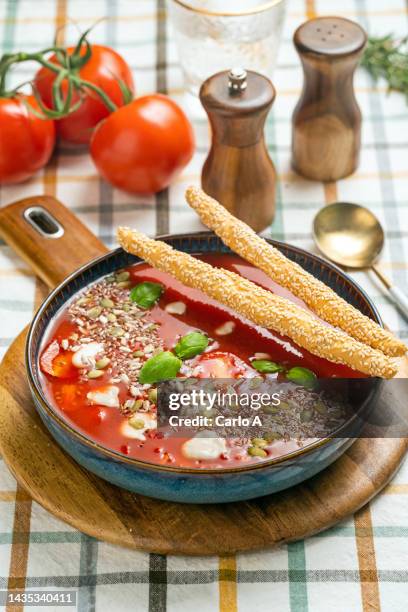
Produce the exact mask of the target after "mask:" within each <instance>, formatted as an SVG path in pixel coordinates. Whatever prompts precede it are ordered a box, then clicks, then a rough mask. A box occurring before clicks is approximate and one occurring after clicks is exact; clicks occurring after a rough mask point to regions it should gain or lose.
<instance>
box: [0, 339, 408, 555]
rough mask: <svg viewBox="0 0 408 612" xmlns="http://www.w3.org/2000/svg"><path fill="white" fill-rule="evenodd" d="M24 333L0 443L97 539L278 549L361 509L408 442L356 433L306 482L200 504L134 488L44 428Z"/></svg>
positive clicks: (146, 545)
mask: <svg viewBox="0 0 408 612" xmlns="http://www.w3.org/2000/svg"><path fill="white" fill-rule="evenodd" d="M25 336H26V332H23V333H22V334H21V335H20V336H19V337H18V338H17V339H16V340H15V341H14V343H13V344H12V346H11V347H10V348H9V350H8V352H7V354H6V356H5V358H4V360H3V362H2V364H1V366H0V449H1V451H2V453H3V456H4V459H5V461H6V462H7V464H8V466H9V467H10V469H11V471H12V472H13V474H14V476H15V477H16V479H17V480H18V482H19V483H20V484H21V485H22V486H23V487H24V488H25V489H26V490H27V492H28V493H29V494H30V495H31V497H32V498H33V499H34V500H35V501H36V502H38V503H39V504H41V505H42V506H43V507H44V508H46V509H47V510H49V511H50V512H51V513H52V514H54V515H55V516H57V517H58V518H60V519H61V520H63V521H65V522H67V523H69V524H70V525H72V526H74V527H76V528H77V529H79V530H80V531H83V532H85V533H87V534H88V535H91V536H94V537H96V538H98V539H100V540H105V541H107V542H112V543H114V544H120V545H122V546H127V547H130V548H137V549H142V550H146V551H149V552H157V553H163V554H165V553H170V554H189V555H211V554H228V553H236V552H241V551H248V550H254V549H261V548H273V547H274V546H277V545H278V544H282V543H283V542H289V541H293V540H298V539H302V538H305V537H307V536H310V535H312V534H314V533H317V532H319V531H322V530H323V529H326V528H328V527H330V526H331V525H334V524H335V523H337V522H338V521H340V520H342V519H344V518H345V517H347V516H349V515H350V514H352V513H353V512H355V511H356V510H358V509H359V508H361V506H363V505H364V504H365V503H367V502H368V501H369V500H370V499H371V498H372V497H373V496H374V495H375V494H376V493H378V492H379V491H380V490H381V489H382V488H383V487H384V486H385V485H386V484H387V482H388V481H389V480H390V478H391V477H392V476H393V474H394V473H395V471H396V470H397V469H398V467H399V465H400V463H401V461H402V459H403V457H404V455H405V452H406V450H407V448H408V441H407V440H406V439H391V438H389V439H377V438H371V439H360V440H357V441H356V442H355V443H354V444H353V445H352V446H351V447H350V448H349V450H348V451H347V452H346V453H345V454H344V455H343V456H342V457H341V458H340V459H339V460H338V461H336V463H334V464H333V465H332V466H330V467H329V468H327V469H326V470H324V472H322V473H320V474H318V475H317V476H315V477H314V478H312V479H310V480H308V481H307V482H305V483H303V484H301V485H298V486H296V487H293V488H291V489H288V490H286V491H283V492H281V493H277V494H275V495H270V496H267V497H263V498H259V499H256V500H251V501H248V502H239V503H231V504H222V505H210V506H208V505H207V506H198V505H187V504H176V503H171V502H164V501H159V500H154V499H150V498H147V497H142V496H141V495H135V494H132V493H129V492H127V491H124V490H122V489H119V488H117V487H115V486H113V485H110V484H109V483H107V482H105V481H104V480H101V479H100V478H98V477H97V476H94V475H93V474H91V473H90V472H87V471H86V470H84V469H83V468H81V467H80V466H79V465H77V464H76V463H75V462H74V461H73V460H72V459H71V458H70V457H69V456H68V455H67V454H65V452H64V451H62V450H61V449H60V447H59V446H58V445H57V444H56V443H55V442H54V440H53V438H52V437H51V436H50V435H49V433H48V432H47V430H46V429H45V428H44V426H43V425H42V423H41V420H40V418H39V417H38V415H37V413H36V411H35V408H34V405H33V403H32V401H31V396H30V391H29V388H28V385H27V382H26V374H25V367H24V358H23V353H24V350H23V349H24V342H25ZM405 367H406V364H405Z"/></svg>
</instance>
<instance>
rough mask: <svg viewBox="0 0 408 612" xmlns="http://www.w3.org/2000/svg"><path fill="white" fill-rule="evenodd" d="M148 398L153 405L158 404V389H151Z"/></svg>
mask: <svg viewBox="0 0 408 612" xmlns="http://www.w3.org/2000/svg"><path fill="white" fill-rule="evenodd" d="M147 397H148V398H149V400H150V401H151V402H152V404H156V402H157V389H150V391H149V393H148V394H147Z"/></svg>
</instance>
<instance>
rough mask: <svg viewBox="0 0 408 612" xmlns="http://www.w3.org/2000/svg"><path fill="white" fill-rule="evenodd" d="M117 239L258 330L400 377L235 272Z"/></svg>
mask: <svg viewBox="0 0 408 612" xmlns="http://www.w3.org/2000/svg"><path fill="white" fill-rule="evenodd" d="M117 235H118V239H119V243H120V244H121V246H122V247H123V248H124V249H125V250H126V251H128V252H129V253H133V254H134V255H137V256H139V257H141V258H142V259H144V260H145V261H147V263H149V264H150V265H151V266H154V267H155V268H158V269H159V270H162V271H164V272H168V273H169V274H171V275H172V276H174V277H175V278H177V279H178V280H179V281H181V282H182V283H183V284H184V285H186V286H187V287H192V288H195V289H200V290H201V291H203V292H204V293H205V294H206V295H208V296H210V297H212V298H214V299H216V300H218V301H219V302H221V303H222V304H224V305H225V306H228V307H230V308H233V309H234V310H235V311H236V312H238V313H239V314H241V315H243V316H244V317H246V318H247V319H249V320H250V321H253V322H254V323H256V324H257V325H261V326H262V327H266V328H271V329H273V330H275V331H277V332H278V333H280V334H282V335H286V336H288V337H289V338H292V340H294V341H295V342H296V343H297V344H298V345H299V346H301V347H303V348H305V349H307V350H308V351H310V352H311V353H313V354H314V355H317V356H318V357H323V358H324V359H328V360H329V361H332V362H334V363H341V364H344V365H348V366H349V367H351V368H353V369H355V370H358V371H359V372H363V373H364V374H369V375H371V376H381V377H383V378H392V377H393V376H394V375H395V374H396V367H395V364H394V363H393V361H392V360H391V359H390V358H389V357H386V356H385V355H384V354H383V353H381V352H380V351H377V350H375V349H372V348H371V347H369V346H367V345H366V344H362V343H361V342H358V341H357V340H355V339H354V338H351V337H350V336H348V335H347V334H345V333H344V332H342V331H340V330H337V329H335V328H332V327H329V326H328V325H326V324H325V323H323V322H322V321H320V320H319V319H317V318H316V317H315V316H313V315H312V314H311V313H310V312H308V311H307V310H305V309H303V308H299V307H298V306H296V305H295V304H294V303H293V302H290V301H289V300H287V299H285V298H282V297H280V296H277V295H274V294H273V293H271V292H270V291H268V290H266V289H263V288H262V287H259V286H258V285H256V284H254V283H252V282H251V281H249V280H247V279H245V278H243V277H241V276H239V275H238V274H235V273H234V272H230V271H229V270H224V269H222V268H214V267H213V266H211V265H209V264H207V263H205V262H203V261H201V260H199V259H197V258H195V257H193V256H192V255H189V254H187V253H183V252H180V251H176V250H174V249H173V248H172V247H171V246H169V245H168V244H166V243H165V242H162V241H160V240H153V239H151V238H148V237H147V236H145V235H143V234H141V233H139V232H137V231H136V230H131V229H129V228H126V227H119V228H118V232H117Z"/></svg>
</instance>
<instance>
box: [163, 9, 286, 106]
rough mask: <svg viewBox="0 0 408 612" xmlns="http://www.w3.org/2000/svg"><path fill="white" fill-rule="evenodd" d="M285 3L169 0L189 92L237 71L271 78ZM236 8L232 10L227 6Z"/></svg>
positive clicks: (194, 92)
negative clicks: (224, 72) (210, 79)
mask: <svg viewBox="0 0 408 612" xmlns="http://www.w3.org/2000/svg"><path fill="white" fill-rule="evenodd" d="M285 5H286V0H269V1H268V0H266V1H265V0H234V1H233V2H228V1H227V0H168V8H169V14H170V18H171V21H172V24H173V28H174V35H175V40H176V44H177V47H178V53H179V59H180V64H181V68H182V70H183V74H184V80H185V86H186V89H187V91H189V92H190V93H192V94H194V95H195V96H197V94H198V91H199V88H200V86H201V83H202V82H203V81H204V80H205V79H207V78H208V77H209V76H211V75H212V74H215V73H216V72H220V71H221V70H229V69H231V68H234V67H242V68H245V69H250V70H255V71H256V72H260V73H261V74H264V75H265V76H267V77H269V78H271V76H272V74H273V70H274V67H275V64H276V56H277V52H278V47H279V42H280V38H281V33H282V26H283V20H284V16H285ZM229 7H230V8H231V10H227V9H228V8H229Z"/></svg>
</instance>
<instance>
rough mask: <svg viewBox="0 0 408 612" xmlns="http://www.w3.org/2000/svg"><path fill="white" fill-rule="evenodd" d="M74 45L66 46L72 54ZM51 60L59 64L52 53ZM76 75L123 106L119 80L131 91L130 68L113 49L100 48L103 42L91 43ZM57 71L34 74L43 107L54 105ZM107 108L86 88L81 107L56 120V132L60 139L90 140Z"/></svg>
mask: <svg viewBox="0 0 408 612" xmlns="http://www.w3.org/2000/svg"><path fill="white" fill-rule="evenodd" d="M73 50H74V47H68V49H67V51H68V53H69V54H72V51H73ZM84 53H85V47H84V46H83V47H82V49H81V55H83V54H84ZM49 61H50V62H53V63H54V64H57V63H58V60H57V58H56V57H55V55H53V56H51V57H50V59H49ZM78 74H79V76H80V77H81V78H82V79H84V80H86V81H89V82H91V83H93V84H94V85H97V86H98V87H100V88H101V89H102V90H103V91H104V92H105V93H106V94H107V95H108V96H109V98H110V99H111V100H112V102H114V104H116V105H117V106H122V105H123V103H124V101H123V94H122V91H121V89H120V87H119V84H118V80H120V81H122V82H123V83H124V84H125V85H127V87H128V88H129V89H130V90H131V91H133V77H132V73H131V70H130V68H129V66H128V65H127V63H126V62H125V60H124V59H123V58H122V57H121V56H120V55H119V54H118V53H116V51H114V50H113V49H110V48H109V47H103V46H102V45H92V55H91V57H90V59H89V60H88V61H87V62H86V64H85V65H84V66H82V67H81V68H80V70H79V73H78ZM56 76H57V75H56V74H55V73H54V72H52V71H51V70H49V69H48V68H41V69H40V70H39V71H38V72H37V74H36V76H35V80H34V82H35V86H36V88H37V90H38V92H39V94H40V96H41V98H42V100H43V102H44V104H45V105H46V106H48V107H49V108H52V107H53V104H52V86H53V83H54V81H55V78H56ZM67 87H68V83H67V81H66V80H65V81H63V83H62V94H63V97H64V98H65V95H66V92H67ZM78 99H79V96H78V94H77V93H74V94H73V96H72V104H74V103H75V102H76V101H77V100H78ZM109 113H110V111H109V109H108V108H107V107H106V105H105V104H104V103H103V102H102V100H101V99H100V98H99V97H98V95H97V94H95V93H93V92H90V91H89V90H86V92H84V94H83V102H82V104H81V106H80V107H79V108H78V109H77V110H76V111H74V112H73V113H72V114H71V115H68V116H67V117H65V118H64V119H59V120H58V122H57V131H58V134H59V136H60V137H61V138H63V139H64V140H67V141H69V142H75V143H77V144H81V143H82V144H83V143H87V142H89V140H90V138H91V136H92V131H93V129H94V127H95V126H96V125H97V124H98V123H99V122H100V121H101V120H102V119H104V118H105V117H107V116H108V115H109Z"/></svg>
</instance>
